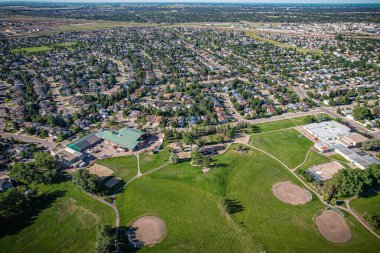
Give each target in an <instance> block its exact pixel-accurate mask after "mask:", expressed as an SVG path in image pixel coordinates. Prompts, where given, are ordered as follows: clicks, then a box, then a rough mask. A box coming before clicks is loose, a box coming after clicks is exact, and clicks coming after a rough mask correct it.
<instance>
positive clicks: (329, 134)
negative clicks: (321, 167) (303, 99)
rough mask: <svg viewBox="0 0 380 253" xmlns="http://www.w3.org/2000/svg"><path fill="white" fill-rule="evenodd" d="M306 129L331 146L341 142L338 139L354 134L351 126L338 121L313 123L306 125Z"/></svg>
mask: <svg viewBox="0 0 380 253" xmlns="http://www.w3.org/2000/svg"><path fill="white" fill-rule="evenodd" d="M304 129H305V130H306V131H307V132H308V133H310V134H311V135H313V136H314V137H315V138H317V139H318V140H320V141H321V142H323V143H325V144H327V145H329V146H336V145H338V144H340V143H339V141H338V139H340V138H341V137H343V136H346V135H350V134H352V132H351V129H350V128H349V127H347V126H345V125H343V124H341V123H339V122H336V121H324V122H320V123H311V124H308V125H306V126H304Z"/></svg>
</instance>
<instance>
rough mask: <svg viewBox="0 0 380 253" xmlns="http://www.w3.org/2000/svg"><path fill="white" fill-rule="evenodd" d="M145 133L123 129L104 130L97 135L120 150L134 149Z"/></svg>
mask: <svg viewBox="0 0 380 253" xmlns="http://www.w3.org/2000/svg"><path fill="white" fill-rule="evenodd" d="M144 134H145V133H144V132H143V131H140V130H138V129H134V128H123V129H120V130H119V131H110V130H104V131H102V132H100V133H98V134H97V136H98V137H101V138H103V139H106V140H108V141H110V142H112V143H115V144H117V145H118V146H120V147H122V148H128V149H134V148H135V147H136V146H137V145H138V144H139V142H140V141H139V139H140V138H141V136H143V135H144Z"/></svg>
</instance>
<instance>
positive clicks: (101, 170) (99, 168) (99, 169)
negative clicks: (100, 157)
mask: <svg viewBox="0 0 380 253" xmlns="http://www.w3.org/2000/svg"><path fill="white" fill-rule="evenodd" d="M88 171H89V172H90V174H95V175H98V176H99V177H108V176H110V175H112V173H113V171H112V170H111V169H109V168H107V167H106V166H103V165H100V164H94V165H92V166H91V167H90V168H88Z"/></svg>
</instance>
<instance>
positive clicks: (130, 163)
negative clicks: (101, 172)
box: [97, 156, 137, 182]
mask: <svg viewBox="0 0 380 253" xmlns="http://www.w3.org/2000/svg"><path fill="white" fill-rule="evenodd" d="M97 163H98V164H100V165H103V166H106V167H108V168H110V169H111V170H113V171H114V173H113V175H114V176H117V177H120V178H122V179H123V180H124V181H125V182H126V181H128V180H129V179H131V178H132V177H134V176H136V174H137V158H136V156H120V157H114V158H106V159H102V160H98V161H97Z"/></svg>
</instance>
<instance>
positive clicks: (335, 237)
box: [315, 210, 351, 243]
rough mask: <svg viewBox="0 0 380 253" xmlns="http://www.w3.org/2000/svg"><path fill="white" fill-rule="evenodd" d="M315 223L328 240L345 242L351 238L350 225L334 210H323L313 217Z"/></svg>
mask: <svg viewBox="0 0 380 253" xmlns="http://www.w3.org/2000/svg"><path fill="white" fill-rule="evenodd" d="M315 224H316V225H317V228H318V230H319V232H320V233H321V234H322V235H323V237H324V238H326V240H328V241H330V242H334V243H345V242H348V241H349V240H350V239H351V230H350V227H349V226H348V225H347V223H346V221H345V219H344V218H343V217H342V216H341V215H340V214H338V213H337V212H335V211H332V210H327V211H324V212H323V213H321V214H320V215H319V216H318V217H317V218H316V219H315Z"/></svg>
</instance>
